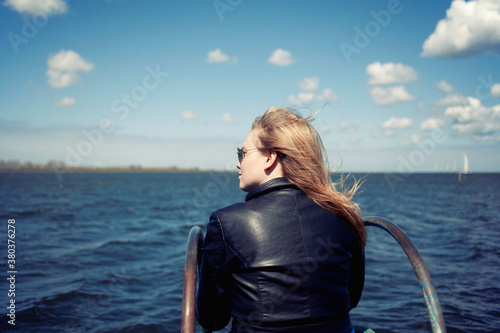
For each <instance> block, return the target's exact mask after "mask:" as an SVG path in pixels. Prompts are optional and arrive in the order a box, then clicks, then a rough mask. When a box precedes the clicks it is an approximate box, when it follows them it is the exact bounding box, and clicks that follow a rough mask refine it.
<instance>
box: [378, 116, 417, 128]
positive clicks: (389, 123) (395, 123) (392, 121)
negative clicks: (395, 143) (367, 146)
mask: <svg viewBox="0 0 500 333" xmlns="http://www.w3.org/2000/svg"><path fill="white" fill-rule="evenodd" d="M381 126H382V128H385V129H392V130H395V129H403V128H409V127H412V126H413V120H412V119H411V118H396V117H391V118H389V119H388V120H386V121H385V122H384V123H383V124H382V125H381Z"/></svg>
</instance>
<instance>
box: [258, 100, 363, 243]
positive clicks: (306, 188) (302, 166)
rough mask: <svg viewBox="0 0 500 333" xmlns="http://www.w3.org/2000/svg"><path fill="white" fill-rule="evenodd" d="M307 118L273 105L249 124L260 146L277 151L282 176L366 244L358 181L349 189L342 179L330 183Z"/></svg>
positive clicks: (320, 148) (323, 156)
mask: <svg viewBox="0 0 500 333" xmlns="http://www.w3.org/2000/svg"><path fill="white" fill-rule="evenodd" d="M311 117H312V116H310V117H308V118H302V117H301V116H299V115H297V114H295V113H293V112H292V111H291V110H289V109H287V108H282V107H272V108H270V109H269V110H267V111H266V113H264V115H263V116H262V117H258V118H257V119H255V121H254V122H253V124H252V129H255V130H258V132H257V134H258V137H259V139H260V141H261V144H262V148H264V149H266V150H270V151H275V152H277V154H278V156H279V158H280V161H281V165H282V168H283V172H284V176H285V177H286V178H287V179H288V180H289V181H290V182H291V183H293V184H295V185H296V186H297V187H298V188H300V189H301V190H302V191H303V192H304V193H305V194H306V195H307V196H308V197H310V198H311V199H313V200H314V201H315V202H316V203H317V204H318V205H319V206H321V207H323V208H325V209H327V210H329V211H331V212H333V213H336V214H338V215H339V216H341V217H342V218H343V219H344V220H345V221H346V222H347V224H348V225H349V227H350V228H351V229H352V230H354V232H355V233H356V234H357V235H358V237H359V239H360V241H361V243H362V244H363V246H364V245H365V244H366V228H365V224H364V222H363V219H362V217H361V212H360V209H359V206H358V205H357V204H356V203H355V202H354V201H353V200H352V197H353V196H354V194H355V193H356V191H357V190H358V188H359V182H357V181H355V182H354V185H353V186H352V187H351V188H350V189H348V188H347V186H346V181H345V179H343V178H341V180H340V181H339V182H335V183H334V182H332V181H331V178H330V169H329V165H328V159H327V155H326V151H325V148H324V146H323V143H322V141H321V138H320V136H319V134H318V133H317V132H316V130H315V129H314V128H313V126H312V125H311V124H310V123H309V121H308V119H309V118H311Z"/></svg>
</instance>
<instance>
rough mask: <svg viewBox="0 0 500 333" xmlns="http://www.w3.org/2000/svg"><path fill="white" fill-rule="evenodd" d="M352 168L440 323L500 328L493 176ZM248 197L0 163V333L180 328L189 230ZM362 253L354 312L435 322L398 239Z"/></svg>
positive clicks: (356, 319) (499, 203)
mask: <svg viewBox="0 0 500 333" xmlns="http://www.w3.org/2000/svg"><path fill="white" fill-rule="evenodd" d="M355 176H356V177H363V176H364V177H365V178H364V179H365V182H364V185H363V187H362V189H363V191H362V192H360V193H359V194H358V195H357V197H356V198H357V201H358V202H359V203H360V205H361V208H362V211H363V214H364V216H380V217H384V218H387V219H389V220H391V221H392V222H394V223H396V224H397V225H399V227H401V228H402V229H403V230H404V231H405V233H406V234H407V235H408V236H409V237H410V239H411V240H412V241H413V242H414V244H415V245H416V247H417V248H418V249H419V251H420V254H421V255H422V257H423V259H424V260H425V263H426V264H427V267H428V269H429V271H430V273H431V277H432V279H433V282H434V285H435V287H436V290H437V293H438V296H439V300H440V302H441V306H442V309H443V312H444V318H445V321H446V325H447V329H448V332H481V333H483V332H499V331H500V303H499V300H500V247H499V246H498V242H499V240H500V217H499V213H500V174H472V175H468V176H467V177H466V178H465V180H464V181H462V182H458V181H457V175H456V174H369V175H355ZM244 196H245V193H244V192H241V191H240V190H239V188H238V180H237V174H236V173H75V174H64V176H63V178H62V179H58V177H57V176H56V175H55V174H51V173H2V174H0V205H1V206H0V207H1V209H0V216H1V219H0V230H3V231H0V253H2V256H1V257H2V258H3V259H2V264H1V265H0V267H1V269H0V277H1V278H0V280H1V281H4V282H2V283H0V309H1V310H0V315H1V320H0V330H1V331H3V332H37V333H45V332H179V331H180V323H181V319H180V316H181V303H182V279H183V265H184V254H185V248H186V240H187V235H188V232H189V230H190V228H191V227H192V226H194V225H199V226H202V227H203V226H204V225H205V224H206V223H207V220H208V217H209V215H210V213H211V212H212V211H214V210H216V209H218V208H220V207H223V206H227V205H229V204H231V203H233V202H236V201H242V200H244ZM12 219H14V220H15V222H13V221H12ZM9 220H11V223H10V225H12V226H13V227H15V238H12V232H11V233H10V234H9V231H8V228H9V227H8V225H9V223H8V221H9ZM13 227H10V228H11V230H13ZM9 235H11V238H8V237H9ZM9 239H10V240H13V241H15V244H13V243H12V242H11V245H15V248H13V247H11V248H10V249H11V254H13V250H14V251H15V263H14V266H13V267H11V268H9V267H8V266H7V264H8V259H9V258H8V254H9V252H8V250H9V248H8V240H9ZM11 258H12V255H11ZM366 258H367V259H366V284H365V289H364V292H363V296H362V298H361V301H360V304H359V306H358V307H357V308H356V309H355V310H353V311H352V312H351V314H352V321H353V323H354V324H355V325H356V324H359V325H363V326H368V327H371V328H373V329H374V330H375V331H376V332H377V333H379V332H431V328H430V323H429V318H428V314H427V309H426V306H425V302H424V299H423V296H422V292H421V290H420V287H419V283H418V280H417V278H416V275H415V273H414V272H413V269H412V267H411V265H410V263H409V261H408V260H407V259H406V256H405V254H404V252H403V251H402V250H401V248H400V247H399V245H398V244H397V242H396V241H395V240H394V239H393V238H392V237H391V236H390V235H389V234H387V233H386V232H385V231H383V230H381V229H378V228H375V227H369V228H368V244H367V248H366ZM11 270H15V272H16V273H7V272H8V271H11ZM11 275H15V283H14V289H15V292H14V293H15V296H14V295H12V292H9V290H10V289H11V287H12V285H11V282H13V281H12V280H8V279H7V278H9V277H10V276H11ZM9 295H10V296H9ZM11 300H15V326H13V325H11V324H9V323H8V321H9V320H11V319H10V318H9V317H8V316H7V313H10V312H11V310H10V309H7V307H8V306H10V304H11V303H10V302H11Z"/></svg>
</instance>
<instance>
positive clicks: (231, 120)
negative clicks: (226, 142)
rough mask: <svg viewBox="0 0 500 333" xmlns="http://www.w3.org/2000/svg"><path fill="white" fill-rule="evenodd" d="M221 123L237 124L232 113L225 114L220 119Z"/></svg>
mask: <svg viewBox="0 0 500 333" xmlns="http://www.w3.org/2000/svg"><path fill="white" fill-rule="evenodd" d="M220 121H222V122H223V123H225V124H235V123H236V120H235V119H234V118H233V116H231V114H230V113H224V114H223V115H222V116H221V117H220Z"/></svg>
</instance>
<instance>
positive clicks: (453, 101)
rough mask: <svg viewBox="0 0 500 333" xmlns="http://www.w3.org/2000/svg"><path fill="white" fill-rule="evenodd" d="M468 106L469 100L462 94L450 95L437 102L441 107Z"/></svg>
mask: <svg viewBox="0 0 500 333" xmlns="http://www.w3.org/2000/svg"><path fill="white" fill-rule="evenodd" d="M466 104H468V99H467V97H465V96H462V95H460V94H453V95H448V96H446V97H444V98H442V99H440V100H439V101H437V102H436V105H439V106H451V105H466Z"/></svg>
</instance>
